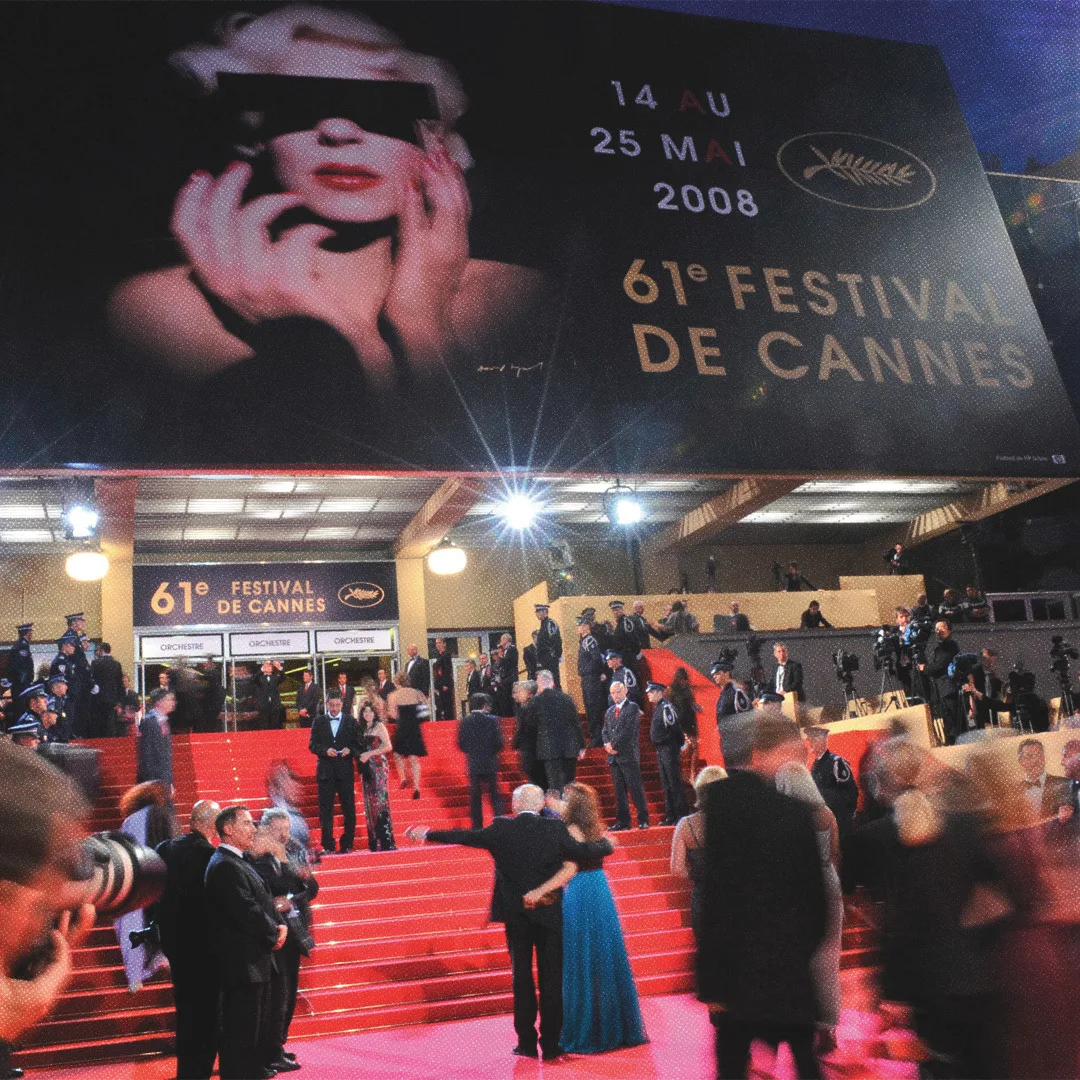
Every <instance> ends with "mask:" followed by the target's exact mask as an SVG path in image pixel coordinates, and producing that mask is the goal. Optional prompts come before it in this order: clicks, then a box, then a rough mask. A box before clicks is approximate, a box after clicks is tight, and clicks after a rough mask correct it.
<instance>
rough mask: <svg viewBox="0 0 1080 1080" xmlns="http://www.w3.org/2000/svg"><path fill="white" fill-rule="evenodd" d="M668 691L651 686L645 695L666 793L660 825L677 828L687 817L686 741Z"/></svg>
mask: <svg viewBox="0 0 1080 1080" xmlns="http://www.w3.org/2000/svg"><path fill="white" fill-rule="evenodd" d="M666 690H667V687H666V686H664V684H663V683H656V682H651V683H649V685H648V686H646V687H645V693H646V695H647V696H648V698H649V701H650V702H652V721H651V723H650V724H649V738H650V739H652V744H653V746H655V747H656V761H657V764H658V765H659V766H660V784H661V786H662V787H663V789H664V818H663V820H662V821H661V822H660V824H661V825H675V824H677V823H678V822H679V820H680V819H681V818H684V817H685V816H686V794H685V793H684V792H683V783H682V767H681V763H680V755H681V754H682V748H683V742H684V741H685V739H684V737H683V730H682V725H681V724H680V723H679V717H678V716H677V715H676V713H675V706H674V705H672V704H671V702H670V701H668V700H667V698H665V697H664V692H665V691H666Z"/></svg>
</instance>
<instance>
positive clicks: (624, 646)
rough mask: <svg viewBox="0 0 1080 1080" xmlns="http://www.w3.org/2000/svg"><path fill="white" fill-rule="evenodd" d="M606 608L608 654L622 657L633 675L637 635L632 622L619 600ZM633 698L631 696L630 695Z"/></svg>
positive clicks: (613, 601) (624, 606)
mask: <svg viewBox="0 0 1080 1080" xmlns="http://www.w3.org/2000/svg"><path fill="white" fill-rule="evenodd" d="M608 607H610V608H611V621H612V628H611V635H610V638H609V640H610V645H609V648H608V651H609V652H616V653H618V654H619V656H621V657H622V662H623V663H624V664H625V665H626V666H627V667H628V668H630V669H631V670H632V671H633V672H634V674H635V675H636V674H637V669H636V668H635V667H634V658H635V657H636V656H637V654H638V634H637V627H636V626H635V625H634V621H633V620H632V619H631V618H630V616H629V615H627V614H626V605H625V604H624V603H623V602H622V601H621V600H612V601H611V603H610V604H608ZM631 696H633V695H631Z"/></svg>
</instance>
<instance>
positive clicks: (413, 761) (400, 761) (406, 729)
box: [386, 668, 430, 799]
mask: <svg viewBox="0 0 1080 1080" xmlns="http://www.w3.org/2000/svg"><path fill="white" fill-rule="evenodd" d="M394 683H395V686H394V689H393V691H391V693H390V694H389V695H388V697H387V699H386V718H387V719H388V720H390V721H392V722H393V723H394V724H395V728H394V738H393V740H392V746H393V751H394V763H395V764H396V765H397V773H398V777H399V779H400V780H401V786H402V788H407V787H408V786H409V781H408V779H407V778H406V776H405V761H406V759H408V762H409V766H410V768H411V769H412V781H413V798H414V799H419V798H420V759H421V758H422V757H427V747H426V746H425V745H424V733H423V732H422V731H421V730H420V724H421V722H422V721H423V720H426V719H427V718H428V716H429V715H430V709H429V706H428V700H427V698H426V697H425V696H424V695H423V694H422V693H421V692H420V691H419V690H414V689H413V688H412V687H411V686H410V685H409V673H408V672H407V671H406V670H405V669H404V668H402V669H401V670H400V671H399V672H398V673H397V675H395V676H394Z"/></svg>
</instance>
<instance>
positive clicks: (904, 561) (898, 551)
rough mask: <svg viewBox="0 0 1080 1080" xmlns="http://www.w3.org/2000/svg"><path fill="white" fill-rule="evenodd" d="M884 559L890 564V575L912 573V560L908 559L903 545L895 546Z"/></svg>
mask: <svg viewBox="0 0 1080 1080" xmlns="http://www.w3.org/2000/svg"><path fill="white" fill-rule="evenodd" d="M884 559H885V561H886V562H887V563H888V564H889V573H890V574H910V573H911V560H910V559H908V557H907V553H906V552H905V551H904V545H903V544H893V546H892V547H891V548H889V550H888V551H886V552H885V555H884Z"/></svg>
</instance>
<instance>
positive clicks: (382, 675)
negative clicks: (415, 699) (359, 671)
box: [375, 668, 394, 701]
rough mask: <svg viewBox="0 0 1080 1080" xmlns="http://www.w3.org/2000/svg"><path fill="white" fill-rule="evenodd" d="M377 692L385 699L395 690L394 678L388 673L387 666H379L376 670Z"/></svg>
mask: <svg viewBox="0 0 1080 1080" xmlns="http://www.w3.org/2000/svg"><path fill="white" fill-rule="evenodd" d="M375 683H376V686H375V692H376V693H377V694H378V695H379V697H381V698H382V699H383V701H385V700H386V699H387V698H388V697H389V696H390V695H391V694H392V693H393V692H394V680H393V679H391V678H390V677H389V675H387V673H386V668H379V670H378V671H377V672H376V679H375Z"/></svg>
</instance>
